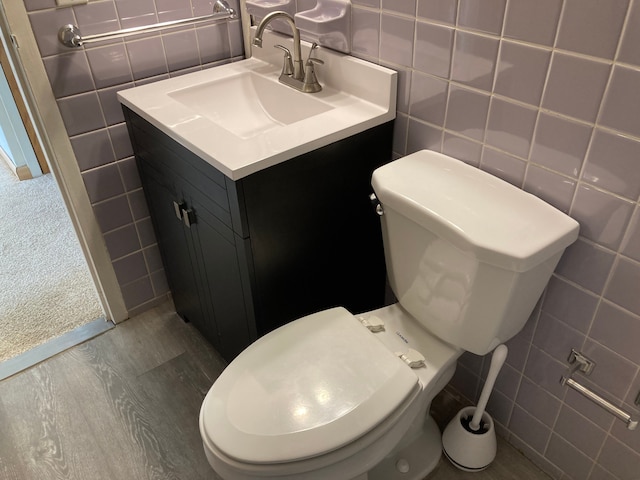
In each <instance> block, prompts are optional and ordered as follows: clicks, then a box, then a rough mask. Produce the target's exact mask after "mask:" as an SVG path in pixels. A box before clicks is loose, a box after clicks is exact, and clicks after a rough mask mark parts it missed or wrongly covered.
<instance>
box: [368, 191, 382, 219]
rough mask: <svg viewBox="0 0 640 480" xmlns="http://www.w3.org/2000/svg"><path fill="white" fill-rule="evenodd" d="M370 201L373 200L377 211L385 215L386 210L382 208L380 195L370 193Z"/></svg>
mask: <svg viewBox="0 0 640 480" xmlns="http://www.w3.org/2000/svg"><path fill="white" fill-rule="evenodd" d="M369 201H370V202H371V205H373V206H374V207H375V209H376V213H377V214H378V215H380V216H382V215H384V210H383V208H382V205H380V202H379V201H378V197H376V194H375V193H372V194H371V195H369Z"/></svg>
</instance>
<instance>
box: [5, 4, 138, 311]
mask: <svg viewBox="0 0 640 480" xmlns="http://www.w3.org/2000/svg"><path fill="white" fill-rule="evenodd" d="M0 28H1V30H2V34H1V35H0V37H1V38H0V40H1V41H2V45H0V48H2V49H3V50H4V51H5V52H6V58H7V60H8V62H9V64H10V65H11V70H12V71H13V75H14V76H15V79H16V81H17V84H18V85H19V86H20V87H21V88H20V91H21V93H22V96H23V98H22V100H23V101H24V106H25V111H26V112H28V113H29V114H30V117H31V118H30V119H31V122H32V124H33V127H34V129H33V133H34V135H35V137H36V140H37V142H36V143H37V144H38V146H39V147H40V148H41V151H42V153H43V156H44V157H45V158H46V161H47V164H48V166H49V169H50V171H51V174H52V175H53V177H54V179H55V181H56V183H57V184H58V187H59V189H60V193H61V194H62V198H63V200H64V203H65V206H66V208H67V211H68V212H69V216H70V218H71V222H72V224H73V227H74V229H75V232H76V235H77V237H78V240H79V243H80V247H81V249H82V252H83V254H84V257H85V259H86V261H87V265H88V267H89V271H90V273H91V276H92V278H93V282H94V284H95V287H96V291H97V293H98V296H99V298H100V302H101V304H102V306H103V308H104V311H105V313H106V316H107V319H108V320H111V321H113V322H114V323H119V322H121V321H123V320H126V319H127V318H128V312H127V309H126V306H125V304H124V299H123V297H122V291H121V289H120V286H119V284H118V281H117V278H116V275H115V271H114V269H113V265H112V263H111V258H110V256H109V252H108V251H107V247H106V245H105V242H104V237H103V235H102V231H101V230H100V226H99V225H98V222H97V220H96V217H95V215H94V213H93V208H92V207H91V202H90V200H89V196H88V194H87V191H86V189H85V186H84V182H83V180H82V176H81V174H80V168H79V167H78V163H77V161H76V157H75V154H74V152H73V148H72V147H71V141H70V140H69V136H68V135H67V131H66V128H65V126H64V123H63V121H62V116H61V115H60V111H59V110H58V105H57V103H56V100H55V97H54V95H53V92H52V90H51V84H50V83H49V79H48V77H47V74H46V71H45V69H44V64H43V63H42V59H41V57H40V52H39V50H38V46H37V44H36V40H35V37H34V35H33V31H32V29H31V24H30V22H29V17H28V15H27V11H26V9H25V7H24V2H22V1H9V2H0ZM34 145H35V144H34Z"/></svg>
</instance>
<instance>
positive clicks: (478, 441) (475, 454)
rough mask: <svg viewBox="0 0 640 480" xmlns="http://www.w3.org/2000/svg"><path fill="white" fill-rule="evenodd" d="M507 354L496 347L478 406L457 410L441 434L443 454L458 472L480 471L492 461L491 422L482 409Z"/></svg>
mask: <svg viewBox="0 0 640 480" xmlns="http://www.w3.org/2000/svg"><path fill="white" fill-rule="evenodd" d="M507 353H508V349H507V347H506V345H498V346H497V347H496V349H495V350H494V351H493V356H492V357H491V366H490V367H489V373H488V374H487V379H486V381H485V383H484V387H483V388H482V393H481V394H480V400H479V401H478V405H477V406H476V407H465V408H463V409H462V410H460V411H459V412H458V413H457V414H456V416H455V417H454V418H453V419H452V420H451V421H450V422H449V424H448V425H447V427H446V428H445V430H444V433H443V434H442V450H443V451H444V454H445V455H446V457H447V458H448V459H449V460H450V461H451V463H452V464H453V465H455V466H456V467H458V468H459V469H461V470H465V471H468V472H477V471H480V470H484V469H485V468H487V467H488V466H489V465H490V464H491V462H493V460H494V459H495V458H496V452H497V440H496V430H495V426H494V424H493V419H492V418H491V416H490V415H489V414H488V413H487V412H485V408H486V407H487V402H488V401H489V396H490V395H491V391H492V389H493V385H494V384H495V381H496V378H497V376H498V373H499V372H500V369H501V368H502V365H503V364H504V361H505V359H506V358H507Z"/></svg>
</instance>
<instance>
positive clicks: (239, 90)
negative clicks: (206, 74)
mask: <svg viewBox="0 0 640 480" xmlns="http://www.w3.org/2000/svg"><path fill="white" fill-rule="evenodd" d="M168 95H169V96H170V97H171V98H173V99H175V100H176V101H178V102H180V103H181V104H183V105H185V106H186V107H188V108H190V109H191V110H193V111H194V112H196V113H197V114H199V115H202V116H203V117H206V118H208V119H209V120H211V121H212V122H215V123H217V124H218V125H220V126H221V127H222V128H224V129H225V130H228V131H229V132H231V133H233V134H235V135H237V136H238V137H240V138H242V139H247V138H252V137H254V136H256V135H260V134H263V133H266V132H268V131H269V130H273V129H275V128H279V127H281V126H283V125H291V124H292V123H296V122H299V121H301V120H305V119H307V118H311V117H314V116H316V115H319V114H321V113H324V112H326V111H328V110H331V109H332V108H334V107H333V106H332V105H330V104H328V103H326V102H322V101H320V100H318V99H316V98H314V97H313V96H312V95H310V94H300V93H299V92H297V91H296V90H294V89H292V88H291V87H287V86H286V85H283V84H281V83H279V82H278V81H277V80H275V79H273V78H268V77H265V76H264V75H258V74H256V73H254V72H245V73H240V74H238V75H236V76H232V77H228V78H223V79H222V80H218V81H211V82H208V83H204V84H201V85H195V86H193V87H187V88H183V89H181V90H175V91H173V92H169V93H168Z"/></svg>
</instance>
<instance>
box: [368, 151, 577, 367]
mask: <svg viewBox="0 0 640 480" xmlns="http://www.w3.org/2000/svg"><path fill="white" fill-rule="evenodd" d="M372 185H373V189H374V191H375V193H376V195H377V197H378V200H379V201H380V204H381V205H382V207H383V210H384V214H383V216H382V217H381V219H382V232H383V239H384V247H385V257H386V262H387V271H388V275H389V281H390V283H391V287H392V289H393V291H394V293H395V295H396V297H397V298H398V301H399V303H400V304H401V305H402V307H403V308H404V309H405V310H407V311H408V312H409V313H410V314H411V315H412V316H413V317H414V318H416V319H417V320H418V321H419V322H420V323H421V324H422V325H424V327H425V328H427V329H428V330H429V331H430V332H431V333H433V334H434V335H436V336H438V337H439V338H441V339H442V340H444V341H446V342H448V343H450V344H452V345H455V346H458V347H460V348H463V349H465V350H467V351H470V352H473V353H476V354H478V355H484V354H486V353H488V352H490V351H491V350H493V348H495V347H496V346H497V345H499V344H500V343H504V342H505V341H507V340H508V339H510V338H511V337H513V336H514V335H515V334H516V333H518V332H519V331H520V330H521V329H522V327H523V326H524V324H525V322H526V321H527V319H528V318H529V315H530V314H531V312H532V311H533V308H534V307H535V304H536V302H537V301H538V299H539V298H540V295H541V294H542V291H543V289H544V288H545V286H546V284H547V282H548V281H549V278H550V276H551V274H552V273H553V270H554V269H555V267H556V264H557V263H558V260H559V259H560V256H561V255H562V253H563V252H564V249H565V248H566V247H567V246H568V245H570V244H571V243H573V242H574V241H575V240H576V238H577V237H578V229H579V225H578V223H577V222H576V221H575V220H573V219H572V218H570V217H568V216H567V215H565V214H564V213H562V212H560V211H559V210H557V209H555V208H554V207H552V206H551V205H549V204H547V203H545V202H544V201H542V200H540V199H539V198H537V197H535V196H533V195H531V194H529V193H526V192H525V191H523V190H520V189H519V188H516V187H514V186H513V185H510V184H509V183H507V182H505V181H503V180H501V179H499V178H497V177H494V176H492V175H489V174H488V173H485V172H483V171H481V170H479V169H477V168H474V167H471V166H469V165H467V164H465V163H463V162H461V161H459V160H456V159H454V158H451V157H447V156H446V155H442V154H440V153H436V152H432V151H428V150H423V151H420V152H416V153H414V154H411V155H408V156H406V157H403V158H401V159H399V160H396V161H394V162H391V163H389V164H387V165H384V166H382V167H380V168H378V169H377V170H376V171H375V172H374V173H373V179H372Z"/></svg>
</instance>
